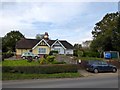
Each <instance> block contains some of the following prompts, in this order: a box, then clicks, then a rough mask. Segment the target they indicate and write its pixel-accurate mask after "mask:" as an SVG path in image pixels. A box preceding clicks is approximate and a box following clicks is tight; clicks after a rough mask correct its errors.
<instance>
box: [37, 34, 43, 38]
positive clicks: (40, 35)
mask: <svg viewBox="0 0 120 90" xmlns="http://www.w3.org/2000/svg"><path fill="white" fill-rule="evenodd" d="M43 36H44V34H37V35H36V39H42V38H43Z"/></svg>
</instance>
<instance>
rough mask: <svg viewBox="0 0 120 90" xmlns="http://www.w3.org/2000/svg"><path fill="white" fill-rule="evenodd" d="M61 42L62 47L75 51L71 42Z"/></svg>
mask: <svg viewBox="0 0 120 90" xmlns="http://www.w3.org/2000/svg"><path fill="white" fill-rule="evenodd" d="M60 42H61V43H62V45H63V46H64V47H65V48H67V49H73V46H72V45H71V44H70V43H69V42H67V41H66V40H65V41H64V40H60Z"/></svg>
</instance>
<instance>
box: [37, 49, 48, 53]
mask: <svg viewBox="0 0 120 90" xmlns="http://www.w3.org/2000/svg"><path fill="white" fill-rule="evenodd" d="M40 49H41V50H40ZM46 51H47V49H46V48H39V49H38V53H39V54H46Z"/></svg>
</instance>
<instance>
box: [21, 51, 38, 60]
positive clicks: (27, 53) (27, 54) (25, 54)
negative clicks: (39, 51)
mask: <svg viewBox="0 0 120 90" xmlns="http://www.w3.org/2000/svg"><path fill="white" fill-rule="evenodd" d="M28 57H32V58H33V59H38V58H39V55H35V54H33V53H32V52H25V53H23V54H22V55H21V58H23V59H27V58H28Z"/></svg>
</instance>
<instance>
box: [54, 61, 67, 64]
mask: <svg viewBox="0 0 120 90" xmlns="http://www.w3.org/2000/svg"><path fill="white" fill-rule="evenodd" d="M52 64H66V62H58V61H53V62H52Z"/></svg>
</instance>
